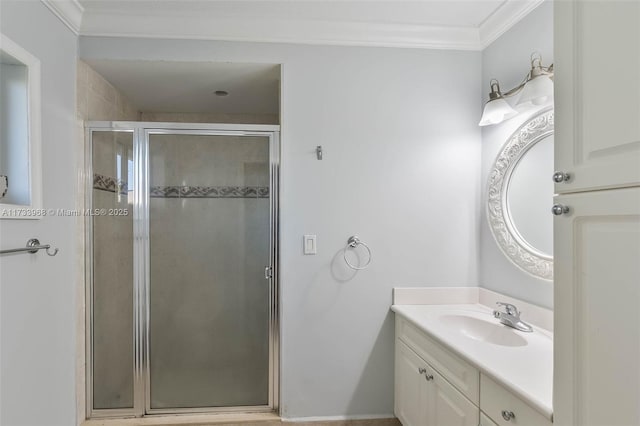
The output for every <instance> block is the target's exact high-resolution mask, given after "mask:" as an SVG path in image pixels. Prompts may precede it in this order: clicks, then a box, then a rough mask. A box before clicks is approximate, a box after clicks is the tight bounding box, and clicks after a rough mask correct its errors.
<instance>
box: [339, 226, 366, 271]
mask: <svg viewBox="0 0 640 426" xmlns="http://www.w3.org/2000/svg"><path fill="white" fill-rule="evenodd" d="M358 246H364V248H366V249H367V253H369V259H368V260H367V263H365V264H364V265H363V266H355V265H353V264H352V263H351V262H349V259H347V250H348V249H350V248H352V249H355V248H356V247H358ZM342 257H343V258H344V261H345V263H346V264H347V266H349V268H351V269H355V270H356V271H361V270H363V269H367V268H368V267H369V264H370V263H371V259H372V256H371V249H370V248H369V246H368V245H366V244H365V243H363V242H362V240H361V239H360V238H358V237H357V236H355V235H354V236H351V237H349V239H348V240H347V245H346V246H345V247H344V250H342Z"/></svg>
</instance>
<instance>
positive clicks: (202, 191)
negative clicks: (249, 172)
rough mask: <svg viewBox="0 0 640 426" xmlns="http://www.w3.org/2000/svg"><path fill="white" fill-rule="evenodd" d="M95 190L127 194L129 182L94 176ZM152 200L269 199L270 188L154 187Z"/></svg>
mask: <svg viewBox="0 0 640 426" xmlns="http://www.w3.org/2000/svg"><path fill="white" fill-rule="evenodd" d="M93 189H98V190H101V191H108V192H113V193H115V192H116V191H118V192H119V193H120V194H126V193H127V182H124V181H120V180H117V179H114V178H112V177H109V176H103V175H99V174H94V175H93ZM149 196H150V197H151V198H269V187H268V186H152V187H150V188H149Z"/></svg>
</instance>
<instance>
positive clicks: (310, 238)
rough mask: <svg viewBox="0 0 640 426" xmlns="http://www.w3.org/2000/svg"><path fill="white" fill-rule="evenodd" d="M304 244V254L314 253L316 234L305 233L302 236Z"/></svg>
mask: <svg viewBox="0 0 640 426" xmlns="http://www.w3.org/2000/svg"><path fill="white" fill-rule="evenodd" d="M303 244H304V254H316V253H317V248H316V236H315V235H305V236H304V238H303Z"/></svg>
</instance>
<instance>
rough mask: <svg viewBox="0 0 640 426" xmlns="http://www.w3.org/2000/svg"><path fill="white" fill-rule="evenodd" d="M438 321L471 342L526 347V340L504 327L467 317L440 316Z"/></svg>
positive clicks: (456, 315) (458, 315) (514, 331)
mask: <svg viewBox="0 0 640 426" xmlns="http://www.w3.org/2000/svg"><path fill="white" fill-rule="evenodd" d="M440 321H442V322H443V323H444V324H446V325H447V326H448V327H450V328H452V329H454V330H456V331H458V332H459V333H460V334H462V335H464V336H466V337H469V338H470V339H473V340H478V341H481V342H486V343H491V344H493V345H499V346H526V345H527V340H526V339H525V338H524V337H522V336H520V335H519V334H518V332H517V331H516V330H513V329H511V328H509V327H507V326H506V325H503V324H500V323H496V322H492V321H487V320H484V319H480V318H476V317H472V316H468V315H461V314H455V315H442V316H441V317H440Z"/></svg>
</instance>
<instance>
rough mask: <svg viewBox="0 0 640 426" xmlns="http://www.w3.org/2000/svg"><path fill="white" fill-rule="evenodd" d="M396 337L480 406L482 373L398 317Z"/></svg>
mask: <svg viewBox="0 0 640 426" xmlns="http://www.w3.org/2000/svg"><path fill="white" fill-rule="evenodd" d="M396 336H398V338H399V339H401V340H402V341H403V342H404V343H405V344H406V345H407V346H409V347H410V348H411V349H413V350H414V351H415V352H416V353H417V354H418V355H420V357H422V359H424V360H426V361H427V362H428V363H429V364H431V366H433V368H435V369H436V370H437V371H438V372H439V373H440V374H442V375H443V376H444V377H446V378H447V380H448V381H449V382H450V383H451V384H452V385H453V386H455V387H456V388H457V389H458V390H459V391H460V392H462V393H463V394H464V395H465V396H466V397H467V398H469V400H471V402H473V403H474V404H475V405H476V406H477V405H479V404H480V397H479V392H480V373H479V372H478V370H477V369H476V368H474V367H473V366H471V364H469V363H468V362H466V361H464V360H462V359H461V358H460V357H458V356H456V355H454V354H453V353H451V352H449V351H448V350H446V349H445V348H443V347H442V345H440V344H439V343H436V342H435V341H433V340H432V339H431V338H429V337H427V335H426V334H425V333H423V332H422V331H420V330H419V329H418V328H416V327H415V326H414V325H413V324H411V323H410V322H409V321H407V320H405V319H404V318H402V317H400V316H399V315H396Z"/></svg>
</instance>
